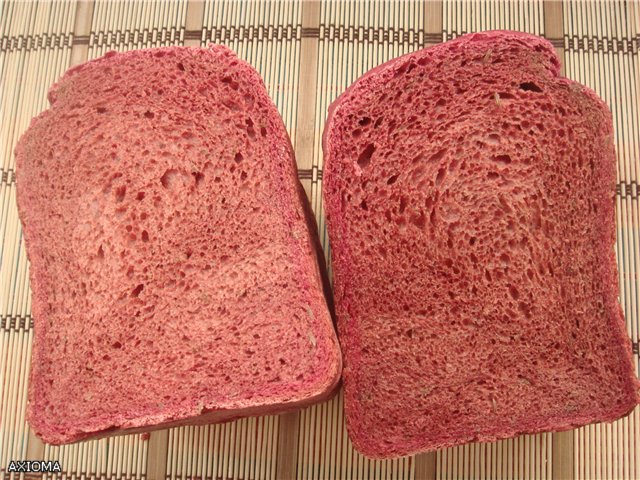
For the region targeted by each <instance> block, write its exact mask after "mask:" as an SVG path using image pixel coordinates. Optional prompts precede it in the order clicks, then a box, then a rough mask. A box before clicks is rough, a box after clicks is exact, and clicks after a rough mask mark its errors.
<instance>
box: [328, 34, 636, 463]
mask: <svg viewBox="0 0 640 480" xmlns="http://www.w3.org/2000/svg"><path fill="white" fill-rule="evenodd" d="M612 134H613V129H612V120H611V114H610V112H609V110H608V108H607V107H606V105H605V104H604V103H603V102H602V101H601V100H600V99H599V98H598V97H597V96H596V95H595V94H594V93H593V92H592V91H591V90H588V89H587V88H585V87H583V86H581V85H578V84H576V83H574V82H572V81H570V80H567V79H566V78H562V77H560V76H559V60H558V58H557V56H556V54H555V52H554V50H553V47H552V46H551V45H550V44H549V43H548V42H547V41H545V40H543V39H541V38H538V37H535V36H531V35H526V34H521V33H516V32H485V33H478V34H471V35H465V36H463V37H460V38H458V39H456V40H453V41H450V42H447V43H444V44H441V45H438V46H434V47H432V48H429V49H425V50H421V51H418V52H415V53H412V54H409V55H405V56H403V57H400V58H398V59H395V60H392V61H390V62H388V63H385V64H384V65H382V66H380V67H378V68H376V69H374V70H372V71H370V72H369V73H367V74H366V75H364V76H363V77H362V78H360V79H359V80H357V81H356V82H355V83H354V84H353V85H352V86H351V87H350V88H349V89H348V90H347V91H346V92H344V93H343V94H342V95H341V96H340V97H339V98H338V100H336V102H335V103H333V105H332V106H331V108H330V111H329V119H328V121H327V126H326V129H325V133H324V155H325V176H324V199H325V209H326V212H327V221H328V229H329V235H330V241H331V247H332V262H333V272H334V287H335V291H334V295H335V302H336V313H337V315H338V334H339V338H340V342H341V346H342V350H343V356H344V377H343V378H344V386H345V409H346V417H347V426H348V430H349V433H350V436H351V439H352V440H353V442H354V444H355V446H356V448H357V449H358V450H359V451H361V452H362V453H363V454H365V455H367V456H370V457H393V456H398V455H406V454H410V453H416V452H421V451H428V450H433V449H437V448H442V447H447V446H452V445H458V444H462V443H465V442H471V441H491V440H495V439H500V438H506V437H511V436H514V435H517V434H520V433H533V432H541V431H558V430H566V429H570V428H573V427H576V426H578V425H584V424H588V423H591V422H598V421H612V420H615V419H617V418H620V417H622V416H624V415H626V414H628V413H629V412H630V411H631V410H632V409H633V408H634V407H635V405H636V404H637V403H638V382H637V378H636V376H635V373H634V369H633V366H632V357H631V351H630V342H629V338H628V336H627V333H626V330H625V326H624V320H623V317H622V311H621V308H620V305H619V303H618V285H617V274H616V263H615V256H614V250H613V244H614V239H615V225H614V200H613V198H614V191H615V178H616V173H615V172H616V169H615V154H614V147H613V137H612Z"/></svg>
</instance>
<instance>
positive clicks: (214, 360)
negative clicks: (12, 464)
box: [16, 46, 341, 443]
mask: <svg viewBox="0 0 640 480" xmlns="http://www.w3.org/2000/svg"><path fill="white" fill-rule="evenodd" d="M49 98H50V101H51V107H50V109H49V110H47V111H45V112H44V113H42V114H41V115H40V116H39V117H37V118H36V119H34V120H33V122H32V124H31V126H30V127H29V129H28V131H27V132H26V133H25V134H24V136H23V137H22V138H21V140H20V142H19V144H18V146H17V148H16V161H17V189H18V205H19V211H20V216H21V219H22V223H23V227H24V234H25V239H26V245H27V252H28V255H29V259H30V261H31V286H32V290H33V314H34V319H35V338H34V345H33V357H32V368H31V376H30V385H29V403H28V411H27V415H28V420H29V422H30V424H31V426H32V428H33V429H34V430H35V432H36V433H37V434H38V435H39V436H40V437H41V438H42V439H43V440H45V441H46V442H49V443H67V442H73V441H76V440H80V439H83V438H86V437H96V436H104V435H108V434H113V433H121V432H129V431H136V430H150V429H155V428H161V427H166V426H174V425H181V424H199V423H210V422H218V421H225V420H230V419H234V418H237V417H241V416H247V415H259V414H266V413H276V412H282V411H286V410H291V409H294V408H297V407H301V406H304V405H307V404H310V403H312V402H315V401H318V400H321V399H324V398H326V397H327V396H328V395H330V394H331V393H332V392H333V391H334V390H335V387H336V385H337V384H338V382H339V378H340V371H341V356H340V351H339V347H338V343H337V338H336V335H335V332H334V330H333V324H332V319H331V316H330V313H329V311H328V308H327V304H326V301H325V298H324V294H323V284H322V278H321V270H322V268H323V267H324V266H323V265H322V266H321V265H320V264H319V260H318V258H317V250H316V245H317V238H315V237H316V236H317V233H316V227H315V224H314V221H313V218H312V217H309V216H308V215H307V212H306V209H307V208H308V205H305V202H306V198H305V197H304V192H303V191H302V187H301V186H300V183H299V181H298V179H297V170H296V163H295V159H294V154H293V151H292V148H291V143H290V140H289V138H288V136H287V133H286V131H285V128H284V125H283V123H282V120H281V118H280V116H279V115H278V111H277V109H276V107H275V106H274V104H273V103H272V102H271V100H270V99H269V96H268V94H267V91H266V89H265V86H264V84H263V82H262V80H261V78H260V76H259V75H258V73H257V72H256V71H255V70H254V69H253V68H252V67H251V66H250V65H248V64H247V63H245V62H244V61H241V60H239V59H238V58H236V56H235V55H234V54H233V52H231V51H230V50H229V49H227V48H226V47H221V46H212V47H211V48H208V49H206V48H162V49H156V50H140V51H133V52H129V53H124V54H115V53H111V54H107V55H105V56H104V57H102V58H100V59H98V60H95V61H91V62H89V63H86V64H84V65H81V66H79V67H76V68H73V69H71V70H69V71H68V72H67V73H66V74H65V75H64V77H63V78H62V79H61V80H60V81H59V83H58V84H56V85H55V86H54V87H53V88H52V89H51V91H50V95H49Z"/></svg>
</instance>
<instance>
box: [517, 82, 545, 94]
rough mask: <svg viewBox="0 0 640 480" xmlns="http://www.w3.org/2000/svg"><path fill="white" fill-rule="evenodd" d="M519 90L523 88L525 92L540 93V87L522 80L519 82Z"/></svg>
mask: <svg viewBox="0 0 640 480" xmlns="http://www.w3.org/2000/svg"><path fill="white" fill-rule="evenodd" d="M520 90H524V91H525V92H536V93H542V89H541V88H540V87H539V86H538V85H536V84H535V83H533V82H523V83H521V84H520Z"/></svg>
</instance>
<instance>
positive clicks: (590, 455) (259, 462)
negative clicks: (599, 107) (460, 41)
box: [0, 0, 640, 480]
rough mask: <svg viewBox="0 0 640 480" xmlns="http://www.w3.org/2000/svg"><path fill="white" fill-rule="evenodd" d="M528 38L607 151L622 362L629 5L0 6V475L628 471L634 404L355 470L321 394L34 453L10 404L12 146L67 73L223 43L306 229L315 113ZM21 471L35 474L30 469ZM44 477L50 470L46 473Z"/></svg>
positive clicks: (635, 466)
mask: <svg viewBox="0 0 640 480" xmlns="http://www.w3.org/2000/svg"><path fill="white" fill-rule="evenodd" d="M496 28H500V29H515V30H522V31H527V32H531V33H535V34H538V35H544V36H545V37H546V38H548V39H549V40H551V41H552V42H553V44H554V46H555V47H556V49H557V51H558V53H559V55H560V58H561V59H562V60H563V64H564V74H565V75H566V76H568V77H569V78H572V79H575V80H577V81H579V82H581V83H583V84H586V85H588V86H590V87H591V88H593V89H594V90H595V91H596V92H598V94H599V95H600V96H601V97H602V98H603V99H604V100H605V101H606V102H607V103H608V104H609V106H610V107H611V109H612V111H613V116H614V122H615V134H616V137H615V140H616V146H617V152H618V184H617V196H616V199H617V225H618V229H617V245H616V251H617V258H618V264H619V272H620V277H619V278H620V285H621V302H622V305H623V308H624V311H625V314H626V321H627V327H628V331H629V335H630V336H631V339H632V342H633V351H634V360H635V362H636V367H637V366H638V361H639V358H638V330H639V328H640V307H639V304H638V297H639V293H640V292H639V289H638V274H639V272H640V251H639V245H640V238H639V237H640V213H639V202H638V176H639V175H640V156H639V142H640V117H639V115H638V90H639V88H640V83H639V71H638V62H639V61H640V58H639V57H638V50H639V47H640V36H639V35H638V30H639V28H640V5H639V4H636V3H633V2H630V1H602V2H599V3H593V2H582V1H580V2H578V1H569V2H564V3H558V2H552V1H544V2H542V1H540V2H537V1H533V0H521V1H517V2H514V1H504V0H499V1H496V0H485V1H478V2H470V1H454V0H444V1H424V0H421V1H412V2H410V1H398V0H393V1H384V2H364V1H356V0H353V1H325V2H307V1H305V2H301V3H299V2H270V1H264V0H262V1H249V2H240V1H235V2H223V1H215V2H205V3H202V2H200V1H184V0H182V1H179V0H172V1H156V2H132V1H131V2H122V1H119V2H105V1H89V2H75V1H53V2H41V3H34V2H24V1H20V2H2V3H0V35H1V37H0V40H1V45H0V46H1V51H0V78H1V89H0V92H1V94H0V116H1V125H0V145H1V147H2V150H1V152H0V155H1V156H0V167H1V168H2V170H1V179H0V239H1V240H2V250H1V251H0V262H1V265H0V316H1V320H0V321H1V323H0V389H1V390H0V398H1V403H0V477H5V476H7V477H9V476H13V475H9V474H8V473H7V469H8V467H9V465H10V461H11V460H24V459H30V460H57V461H59V462H60V467H61V469H62V471H63V474H61V475H58V478H78V479H94V478H96V479H97V478H100V479H145V478H146V479H149V480H164V479H177V478H202V479H268V478H269V479H270V478H283V479H289V478H299V479H321V478H322V479H350V478H354V479H355V478H358V479H368V478H371V479H400V478H402V479H414V478H415V479H430V480H431V479H458V478H465V479H467V478H468V479H484V478H496V479H498V478H504V479H514V478H524V479H534V478H535V479H538V478H540V479H546V478H554V479H573V478H575V479H588V478H593V479H639V478H640V414H639V411H640V410H639V409H636V411H635V412H634V413H633V414H632V415H630V416H629V417H628V418H625V419H623V420H621V421H619V422H616V423H614V424H611V425H592V426H589V427H585V428H581V429H578V430H575V431H571V432H564V433H560V434H541V435H535V436H521V437H518V438H515V439H512V440H506V441H501V442H496V443H491V444H471V445H466V446H463V447H458V448H450V449H446V450H441V451H438V452H436V453H432V454H423V455H418V456H416V457H408V458H404V459H399V460H393V461H370V460H368V459H366V458H364V457H362V456H360V455H359V454H358V453H356V452H355V451H354V450H353V448H352V446H351V444H350V442H349V440H348V438H347V435H346V431H345V428H344V419H343V414H342V408H343V400H342V396H341V395H338V396H337V397H336V398H334V399H333V400H331V401H329V402H325V403H323V404H320V405H317V406H314V407H311V408H307V409H306V410H304V411H302V412H300V413H293V414H286V415H282V416H279V417H260V418H252V419H244V420H239V421H236V422H233V423H228V424H224V425H212V426H205V427H185V428H175V429H171V430H166V431H159V432H154V433H152V434H151V435H150V437H149V438H144V437H143V436H140V435H129V436H123V437H117V438H110V439H104V440H99V441H89V442H82V443H79V444H76V445H71V446H63V447H51V446H47V445H43V444H42V443H41V442H40V441H39V440H38V439H37V438H36V437H35V436H33V434H32V433H31V432H30V431H29V428H28V427H27V425H26V423H25V420H24V412H25V405H26V391H27V376H28V372H29V358H30V353H31V342H32V338H33V322H32V319H31V308H30V305H31V304H30V292H29V282H28V264H27V259H26V255H25V251H24V245H23V242H22V236H21V228H20V224H19V220H18V215H17V210H16V198H15V174H14V157H13V153H12V151H13V147H14V145H15V143H16V141H17V138H18V136H19V135H20V134H21V133H22V132H23V131H24V130H25V129H26V127H27V125H28V123H29V120H30V119H31V117H33V116H34V115H36V114H37V113H38V112H40V111H42V110H43V109H45V108H46V107H47V100H46V92H47V89H48V87H49V85H51V84H52V83H53V82H54V81H55V80H56V79H57V78H58V77H59V76H60V75H61V74H62V73H63V72H64V71H65V70H66V69H67V68H68V67H69V66H71V65H73V64H77V63H79V62H82V61H85V60H86V59H89V58H95V57H98V56H100V55H102V54H104V53H105V52H107V51H109V50H129V49H135V48H144V47H155V46H161V45H206V44H208V43H210V42H216V43H224V44H227V45H229V46H230V47H231V48H233V49H234V50H235V51H236V52H237V53H238V54H239V55H240V56H241V57H242V58H244V59H246V60H247V61H249V62H250V63H251V64H253V65H254V66H255V67H256V68H257V69H258V70H259V71H260V73H261V74H262V76H263V78H264V79H265V82H266V84H267V87H268V89H269V92H270V94H271V96H272V98H273V99H274V101H275V103H276V104H277V106H278V108H279V110H280V113H281V114H282V117H283V118H284V122H285V124H286V126H287V129H288V131H289V132H290V135H291V138H292V142H293V145H294V147H295V150H296V155H297V160H298V167H299V176H300V179H301V181H302V183H303V185H304V187H305V189H306V192H307V194H308V196H309V198H310V200H311V204H312V206H313V208H314V211H315V213H316V216H317V219H318V225H319V228H320V236H321V240H322V242H323V245H324V247H325V252H326V253H327V255H328V242H327V235H326V229H325V225H324V221H323V211H322V201H321V195H320V192H321V189H322V152H321V148H320V138H321V132H322V128H323V126H324V121H325V117H326V113H327V107H328V105H329V103H330V102H331V101H332V100H333V99H334V98H335V97H336V95H337V94H339V93H340V92H341V91H343V90H344V88H345V87H346V86H347V85H349V84H350V83H351V82H352V81H354V80H355V79H356V78H358V76H360V75H361V74H362V73H364V72H365V71H367V70H368V69H370V68H372V67H373V66H375V65H378V64H380V63H382V62H384V61H386V60H388V59H391V58H393V57H395V56H398V55H400V54H403V53H405V52H410V51H413V50H416V49H419V48H422V47H425V46H429V45H433V44H436V43H439V42H442V41H444V40H447V39H451V38H454V37H456V36H458V35H460V34H463V33H466V32H471V31H480V30H488V29H496ZM36 477H38V478H39V475H36ZM48 478H55V476H52V475H48Z"/></svg>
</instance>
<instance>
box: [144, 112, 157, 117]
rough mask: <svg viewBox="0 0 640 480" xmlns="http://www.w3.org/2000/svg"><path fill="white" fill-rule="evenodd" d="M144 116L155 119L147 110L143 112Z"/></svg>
mask: <svg viewBox="0 0 640 480" xmlns="http://www.w3.org/2000/svg"><path fill="white" fill-rule="evenodd" d="M144 116H145V117H146V118H153V117H155V114H154V113H153V112H150V111H149V110H147V111H146V112H144Z"/></svg>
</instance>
